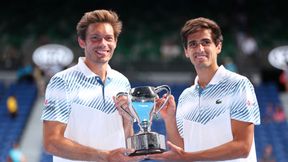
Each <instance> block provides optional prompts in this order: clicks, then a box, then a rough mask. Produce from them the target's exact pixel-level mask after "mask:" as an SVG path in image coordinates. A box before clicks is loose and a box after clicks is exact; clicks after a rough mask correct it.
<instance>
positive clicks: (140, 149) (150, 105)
mask: <svg viewBox="0 0 288 162" xmlns="http://www.w3.org/2000/svg"><path fill="white" fill-rule="evenodd" d="M162 91H166V94H167V95H170V94H171V90H170V88H169V86H167V85H162V86H158V87H152V86H141V87H135V88H132V89H131V90H130V91H129V92H128V93H125V92H119V93H118V94H117V95H116V97H119V96H123V95H124V96H127V97H128V101H129V110H130V112H128V111H126V110H125V109H123V110H124V111H125V112H126V113H128V114H129V115H130V116H131V117H132V118H134V119H136V121H137V123H138V126H139V127H140V131H139V132H138V133H136V134H135V135H133V136H131V137H128V138H127V140H126V147H127V148H129V149H134V150H135V152H133V153H131V154H130V156H137V155H146V154H155V153H162V152H164V151H165V150H166V142H165V136H164V135H162V134H158V133H156V132H151V125H152V120H153V117H154V115H156V114H158V113H159V111H160V110H161V109H162V108H163V107H164V106H165V105H166V103H167V101H168V98H169V97H167V98H166V100H165V101H164V103H163V104H162V105H161V106H159V107H157V108H156V99H157V98H158V97H159V96H158V95H159V94H160V92H162Z"/></svg>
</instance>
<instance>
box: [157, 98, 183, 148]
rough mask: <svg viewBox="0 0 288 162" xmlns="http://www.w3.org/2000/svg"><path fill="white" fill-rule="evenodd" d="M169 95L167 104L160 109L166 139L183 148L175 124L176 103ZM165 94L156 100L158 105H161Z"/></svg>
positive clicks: (181, 139)
mask: <svg viewBox="0 0 288 162" xmlns="http://www.w3.org/2000/svg"><path fill="white" fill-rule="evenodd" d="M167 97H169V99H168V102H167V104H166V105H165V106H164V107H163V109H162V110H161V111H160V113H161V116H162V118H163V120H164V123H165V127H166V135H167V140H168V141H170V142H171V143H173V144H175V145H177V146H179V147H181V148H184V141H183V138H182V137H181V136H180V134H179V132H178V128H177V124H176V103H175V99H174V96H173V95H170V96H167ZM165 99H166V96H165V97H164V98H162V99H159V100H158V101H157V104H158V105H162V103H163V102H164V100H165Z"/></svg>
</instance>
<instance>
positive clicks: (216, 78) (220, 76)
mask: <svg viewBox="0 0 288 162" xmlns="http://www.w3.org/2000/svg"><path fill="white" fill-rule="evenodd" d="M225 75H226V69H225V67H224V66H223V65H221V66H220V67H219V68H218V69H217V71H216V73H215V74H214V76H213V77H212V79H211V81H210V82H209V83H208V85H212V84H217V83H219V82H220V81H221V80H223V77H224V76H225ZM198 80H199V77H198V75H197V76H196V78H195V80H194V84H195V85H196V86H197V87H199V83H198ZM208 85H207V86H208Z"/></svg>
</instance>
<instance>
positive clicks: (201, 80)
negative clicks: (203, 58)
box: [196, 66, 219, 88]
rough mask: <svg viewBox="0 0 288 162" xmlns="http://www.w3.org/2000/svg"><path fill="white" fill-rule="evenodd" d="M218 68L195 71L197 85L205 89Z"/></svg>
mask: <svg viewBox="0 0 288 162" xmlns="http://www.w3.org/2000/svg"><path fill="white" fill-rule="evenodd" d="M218 68H219V67H218V66H216V67H213V68H211V67H210V68H201V69H196V72H197V75H198V84H199V85H200V86H201V87H202V88H205V87H206V86H207V85H208V84H209V82H210V81H211V80H212V78H213V76H214V75H215V73H216V71H217V70H218Z"/></svg>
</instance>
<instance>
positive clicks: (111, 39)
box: [105, 37, 114, 42]
mask: <svg viewBox="0 0 288 162" xmlns="http://www.w3.org/2000/svg"><path fill="white" fill-rule="evenodd" d="M105 39H106V40H107V41H109V42H111V41H113V40H114V39H113V37H107V38H105Z"/></svg>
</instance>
